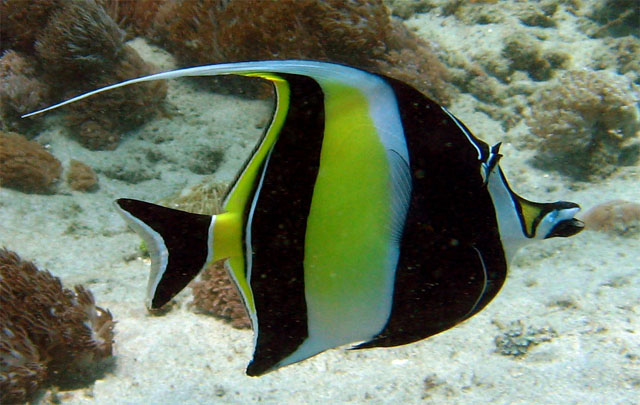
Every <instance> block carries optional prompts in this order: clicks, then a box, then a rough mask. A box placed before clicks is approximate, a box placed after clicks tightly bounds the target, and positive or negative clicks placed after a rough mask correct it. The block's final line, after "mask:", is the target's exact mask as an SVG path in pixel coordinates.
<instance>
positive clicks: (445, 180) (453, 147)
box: [359, 78, 507, 347]
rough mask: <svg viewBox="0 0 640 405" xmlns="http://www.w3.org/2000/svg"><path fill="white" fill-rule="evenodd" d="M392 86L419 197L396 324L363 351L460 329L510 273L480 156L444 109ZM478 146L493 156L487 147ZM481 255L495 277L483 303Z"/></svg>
mask: <svg viewBox="0 0 640 405" xmlns="http://www.w3.org/2000/svg"><path fill="white" fill-rule="evenodd" d="M387 80H388V82H389V84H390V85H391V86H392V88H393V90H394V91H395V94H396V96H397V99H398V104H399V109H400V113H401V118H402V124H403V127H404V131H405V137H406V140H407V147H408V149H409V157H410V161H411V171H412V182H413V190H412V195H411V201H410V206H409V212H408V214H407V220H406V223H405V228H404V231H403V235H402V241H401V245H400V258H399V262H398V268H397V272H396V281H395V286H394V296H393V306H392V312H391V316H390V318H389V321H388V322H387V324H386V326H385V328H384V329H383V330H382V332H381V333H380V334H379V335H378V336H376V337H375V338H374V339H373V340H372V341H370V342H367V343H364V344H362V345H361V346H359V347H374V346H396V345H400V344H405V343H410V342H413V341H416V340H420V339H423V338H425V337H428V336H431V335H433V334H436V333H439V332H441V331H443V330H446V329H448V328H451V327H453V326H454V325H455V324H457V323H459V322H461V321H462V320H464V319H466V318H468V317H469V316H471V315H473V314H474V313H476V312H477V311H479V310H480V309H482V308H483V307H484V306H485V305H486V304H487V303H488V302H489V301H490V300H491V299H492V298H493V297H494V296H495V295H496V294H497V292H498V290H499V289H500V287H501V286H502V284H503V282H504V279H505V277H506V270H507V264H506V261H505V257H504V251H503V249H502V245H501V241H500V235H499V233H498V224H497V219H496V216H495V211H494V207H493V203H492V200H491V197H490V195H489V191H488V190H487V188H486V187H485V185H484V183H483V180H482V176H481V174H480V165H481V162H480V161H479V160H478V152H477V150H476V149H475V148H474V146H473V145H472V144H471V143H470V142H469V140H468V139H467V137H466V136H465V135H464V133H463V132H462V131H461V130H460V128H458V126H457V125H456V123H455V122H454V121H453V120H452V119H451V117H449V116H448V115H447V114H446V113H445V112H444V111H443V110H442V109H441V108H440V106H439V105H437V104H436V103H434V102H433V101H431V100H429V99H428V98H427V97H425V96H424V95H422V94H421V93H420V92H418V91H417V90H415V89H414V88H412V87H411V86H408V85H406V84H404V83H402V82H400V81H397V80H394V79H390V78H389V79H387ZM476 141H477V144H478V146H480V147H481V149H482V155H483V156H487V155H488V153H487V152H488V146H487V145H486V144H484V143H483V142H481V141H478V140H476ZM479 253H480V254H481V255H482V259H484V264H485V265H486V268H487V270H488V274H487V282H488V285H487V287H486V290H485V291H484V295H482V292H483V289H484V287H485V285H484V282H485V277H484V270H483V267H482V261H481V258H480V257H479ZM481 295H482V299H481V300H480V302H478V299H479V298H480V296H481ZM476 303H477V305H476ZM474 305H475V306H474Z"/></svg>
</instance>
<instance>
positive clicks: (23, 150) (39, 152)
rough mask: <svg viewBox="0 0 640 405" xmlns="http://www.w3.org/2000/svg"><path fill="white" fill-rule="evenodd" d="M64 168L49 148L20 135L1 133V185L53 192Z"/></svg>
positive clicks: (31, 191) (40, 191)
mask: <svg viewBox="0 0 640 405" xmlns="http://www.w3.org/2000/svg"><path fill="white" fill-rule="evenodd" d="M61 172H62V165H61V164H60V162H59V161H58V159H56V158H55V157H54V156H53V155H51V154H50V153H49V152H47V150H46V149H45V148H43V147H42V146H41V145H39V144H37V143H36V142H33V141H28V140H27V139H26V138H25V137H23V136H22V135H20V134H16V133H13V132H2V131H0V186H2V187H11V188H15V189H17V190H20V191H25V192H29V193H49V192H51V191H53V186H54V184H55V182H56V181H57V180H58V178H59V177H60V173H61Z"/></svg>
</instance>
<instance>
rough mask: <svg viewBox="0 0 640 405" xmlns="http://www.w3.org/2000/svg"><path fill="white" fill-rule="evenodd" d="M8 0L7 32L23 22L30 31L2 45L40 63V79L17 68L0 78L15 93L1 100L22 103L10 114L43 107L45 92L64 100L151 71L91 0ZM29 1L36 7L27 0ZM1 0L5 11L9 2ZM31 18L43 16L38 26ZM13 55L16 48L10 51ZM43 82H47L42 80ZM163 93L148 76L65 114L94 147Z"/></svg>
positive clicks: (148, 111) (110, 143) (114, 138)
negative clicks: (27, 0) (140, 82)
mask: <svg viewBox="0 0 640 405" xmlns="http://www.w3.org/2000/svg"><path fill="white" fill-rule="evenodd" d="M9 3H11V4H12V6H11V7H13V8H11V9H10V10H6V12H7V13H8V15H7V16H4V15H3V25H4V22H5V20H6V22H7V26H6V27H4V26H3V28H2V30H3V31H2V33H3V34H4V33H5V29H6V32H7V33H14V31H16V30H18V28H19V25H20V24H24V27H22V28H23V29H24V30H25V31H28V33H29V35H24V36H20V38H18V39H16V40H15V41H8V42H7V43H4V42H3V45H2V46H3V48H11V47H15V49H14V50H20V51H22V52H23V53H24V55H23V57H29V58H31V59H32V60H33V61H34V62H35V65H37V66H38V67H39V71H38V75H39V76H38V77H37V78H34V77H32V76H30V75H29V74H26V75H25V74H23V75H21V76H17V75H16V74H15V73H14V74H13V76H11V79H12V80H10V81H6V80H3V81H2V82H3V88H4V87H9V88H10V90H11V92H7V91H4V92H3V93H7V94H10V95H13V96H12V97H9V98H8V100H9V101H10V102H3V104H4V105H8V106H9V107H11V106H12V105H14V104H15V105H19V106H20V108H13V110H15V111H13V110H11V113H12V116H13V117H19V115H20V114H24V113H25V112H29V111H33V110H34V109H36V108H37V107H40V106H42V104H43V103H42V101H41V100H42V98H43V97H41V96H40V94H41V93H45V94H46V93H49V94H50V97H51V98H54V99H56V100H60V99H62V98H69V97H71V96H74V95H77V94H79V93H82V92H85V91H88V90H91V89H93V88H96V87H99V86H102V85H106V84H112V83H114V82H118V81H122V80H126V79H130V78H133V77H138V76H144V75H147V74H150V73H152V71H153V68H152V67H151V66H150V65H148V64H147V63H145V62H144V61H143V60H142V59H141V58H140V56H139V55H138V54H137V53H136V52H135V50H133V48H131V47H129V46H127V45H125V44H124V42H123V40H124V31H122V30H121V29H120V28H119V27H118V26H117V24H116V23H115V22H114V21H113V20H112V19H111V17H109V15H108V14H107V13H106V12H105V11H104V9H103V8H102V7H101V6H100V5H98V4H97V3H96V2H95V1H94V0H64V1H62V0H60V1H55V0H41V1H39V2H21V1H9ZM31 3H37V4H38V6H35V5H34V6H29V5H28V4H31ZM2 6H3V9H2V10H3V11H4V10H5V3H4V2H3V3H2ZM32 20H35V21H39V22H41V24H37V25H38V28H37V29H32V28H31V27H32V25H33V24H34V23H33V22H32ZM9 37H12V36H11V35H9ZM12 38H13V37H12ZM3 39H4V37H3ZM13 54H15V52H13V53H11V54H10V55H13ZM11 60H15V58H12V59H11ZM14 70H15V69H14ZM27 79H28V80H27ZM36 79H37V81H36ZM40 83H45V85H43V86H42V87H38V86H39V84H40ZM16 89H17V90H16ZM35 90H38V91H35ZM45 90H46V91H45ZM165 95H166V84H165V83H163V82H155V83H148V84H142V85H140V86H132V87H130V88H127V89H122V91H117V92H115V94H113V93H112V94H110V95H108V96H107V95H105V97H98V98H94V99H92V100H88V101H87V102H86V103H82V104H77V105H74V106H72V107H70V108H68V109H65V110H64V111H67V112H69V111H70V112H71V113H70V114H69V115H68V116H67V119H68V122H70V123H71V124H72V129H73V131H74V133H75V134H76V135H77V136H78V139H79V141H80V142H81V143H82V144H84V145H85V146H86V147H88V148H91V149H114V148H115V147H116V146H117V144H118V142H119V140H120V136H121V134H122V133H123V132H124V131H127V130H129V129H132V128H133V127H135V126H137V125H140V124H141V123H143V122H145V121H146V120H147V119H148V118H149V117H150V116H151V115H152V113H153V112H155V111H156V110H157V108H158V106H159V105H160V103H161V102H162V101H163V99H164V97H165ZM4 98H5V99H7V97H4ZM32 99H33V100H32ZM21 101H26V102H25V103H22V102H21ZM34 104H37V105H36V107H34ZM4 109H5V110H6V108H4ZM19 122H20V123H29V122H32V120H31V119H28V120H21V121H19Z"/></svg>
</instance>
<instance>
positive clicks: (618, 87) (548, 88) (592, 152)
mask: <svg viewBox="0 0 640 405" xmlns="http://www.w3.org/2000/svg"><path fill="white" fill-rule="evenodd" d="M635 103H636V100H635V99H634V96H633V92H632V90H631V88H630V85H629V82H628V81H627V80H626V79H625V78H624V77H623V76H619V75H615V74H608V73H606V72H591V71H569V72H566V73H565V74H564V75H562V76H561V77H560V78H559V79H558V80H555V81H553V82H550V83H549V84H547V85H545V86H543V87H541V89H540V90H539V91H538V92H536V93H535V94H534V95H533V98H532V100H531V102H530V104H531V106H532V108H531V109H532V111H531V114H530V116H529V117H528V119H527V123H528V125H529V126H530V128H531V133H532V134H533V135H534V136H535V137H536V139H535V141H534V143H535V146H536V147H537V148H538V154H537V155H536V158H535V161H534V163H537V164H539V165H541V166H544V167H547V168H553V169H555V170H558V171H560V172H562V173H564V174H566V175H569V176H571V177H573V178H575V179H578V180H590V179H597V178H602V177H606V176H608V175H610V174H611V173H613V172H614V171H615V170H616V167H617V166H622V165H628V164H633V163H634V162H635V161H637V159H638V154H639V152H640V145H639V141H640V138H639V136H638V135H639V130H640V122H639V121H638V112H637V108H636V105H635Z"/></svg>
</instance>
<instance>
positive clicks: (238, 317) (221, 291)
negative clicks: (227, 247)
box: [191, 261, 251, 329]
mask: <svg viewBox="0 0 640 405" xmlns="http://www.w3.org/2000/svg"><path fill="white" fill-rule="evenodd" d="M200 277H201V278H200V281H196V282H194V283H193V284H192V286H191V288H192V289H193V303H192V304H193V306H194V308H195V309H196V311H198V312H201V313H204V314H207V315H213V316H215V317H217V318H220V319H224V320H225V321H227V322H229V323H231V326H233V327H234V328H238V329H247V328H250V327H251V322H250V321H249V316H248V315H247V311H246V310H245V308H244V304H243V303H242V298H240V294H239V293H238V290H237V289H236V286H235V285H234V284H233V282H232V281H231V279H230V278H229V275H228V274H227V270H226V269H225V268H224V262H223V261H219V262H215V263H213V264H211V265H210V266H209V267H207V268H206V269H205V270H204V271H203V273H202V275H201V276H200Z"/></svg>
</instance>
